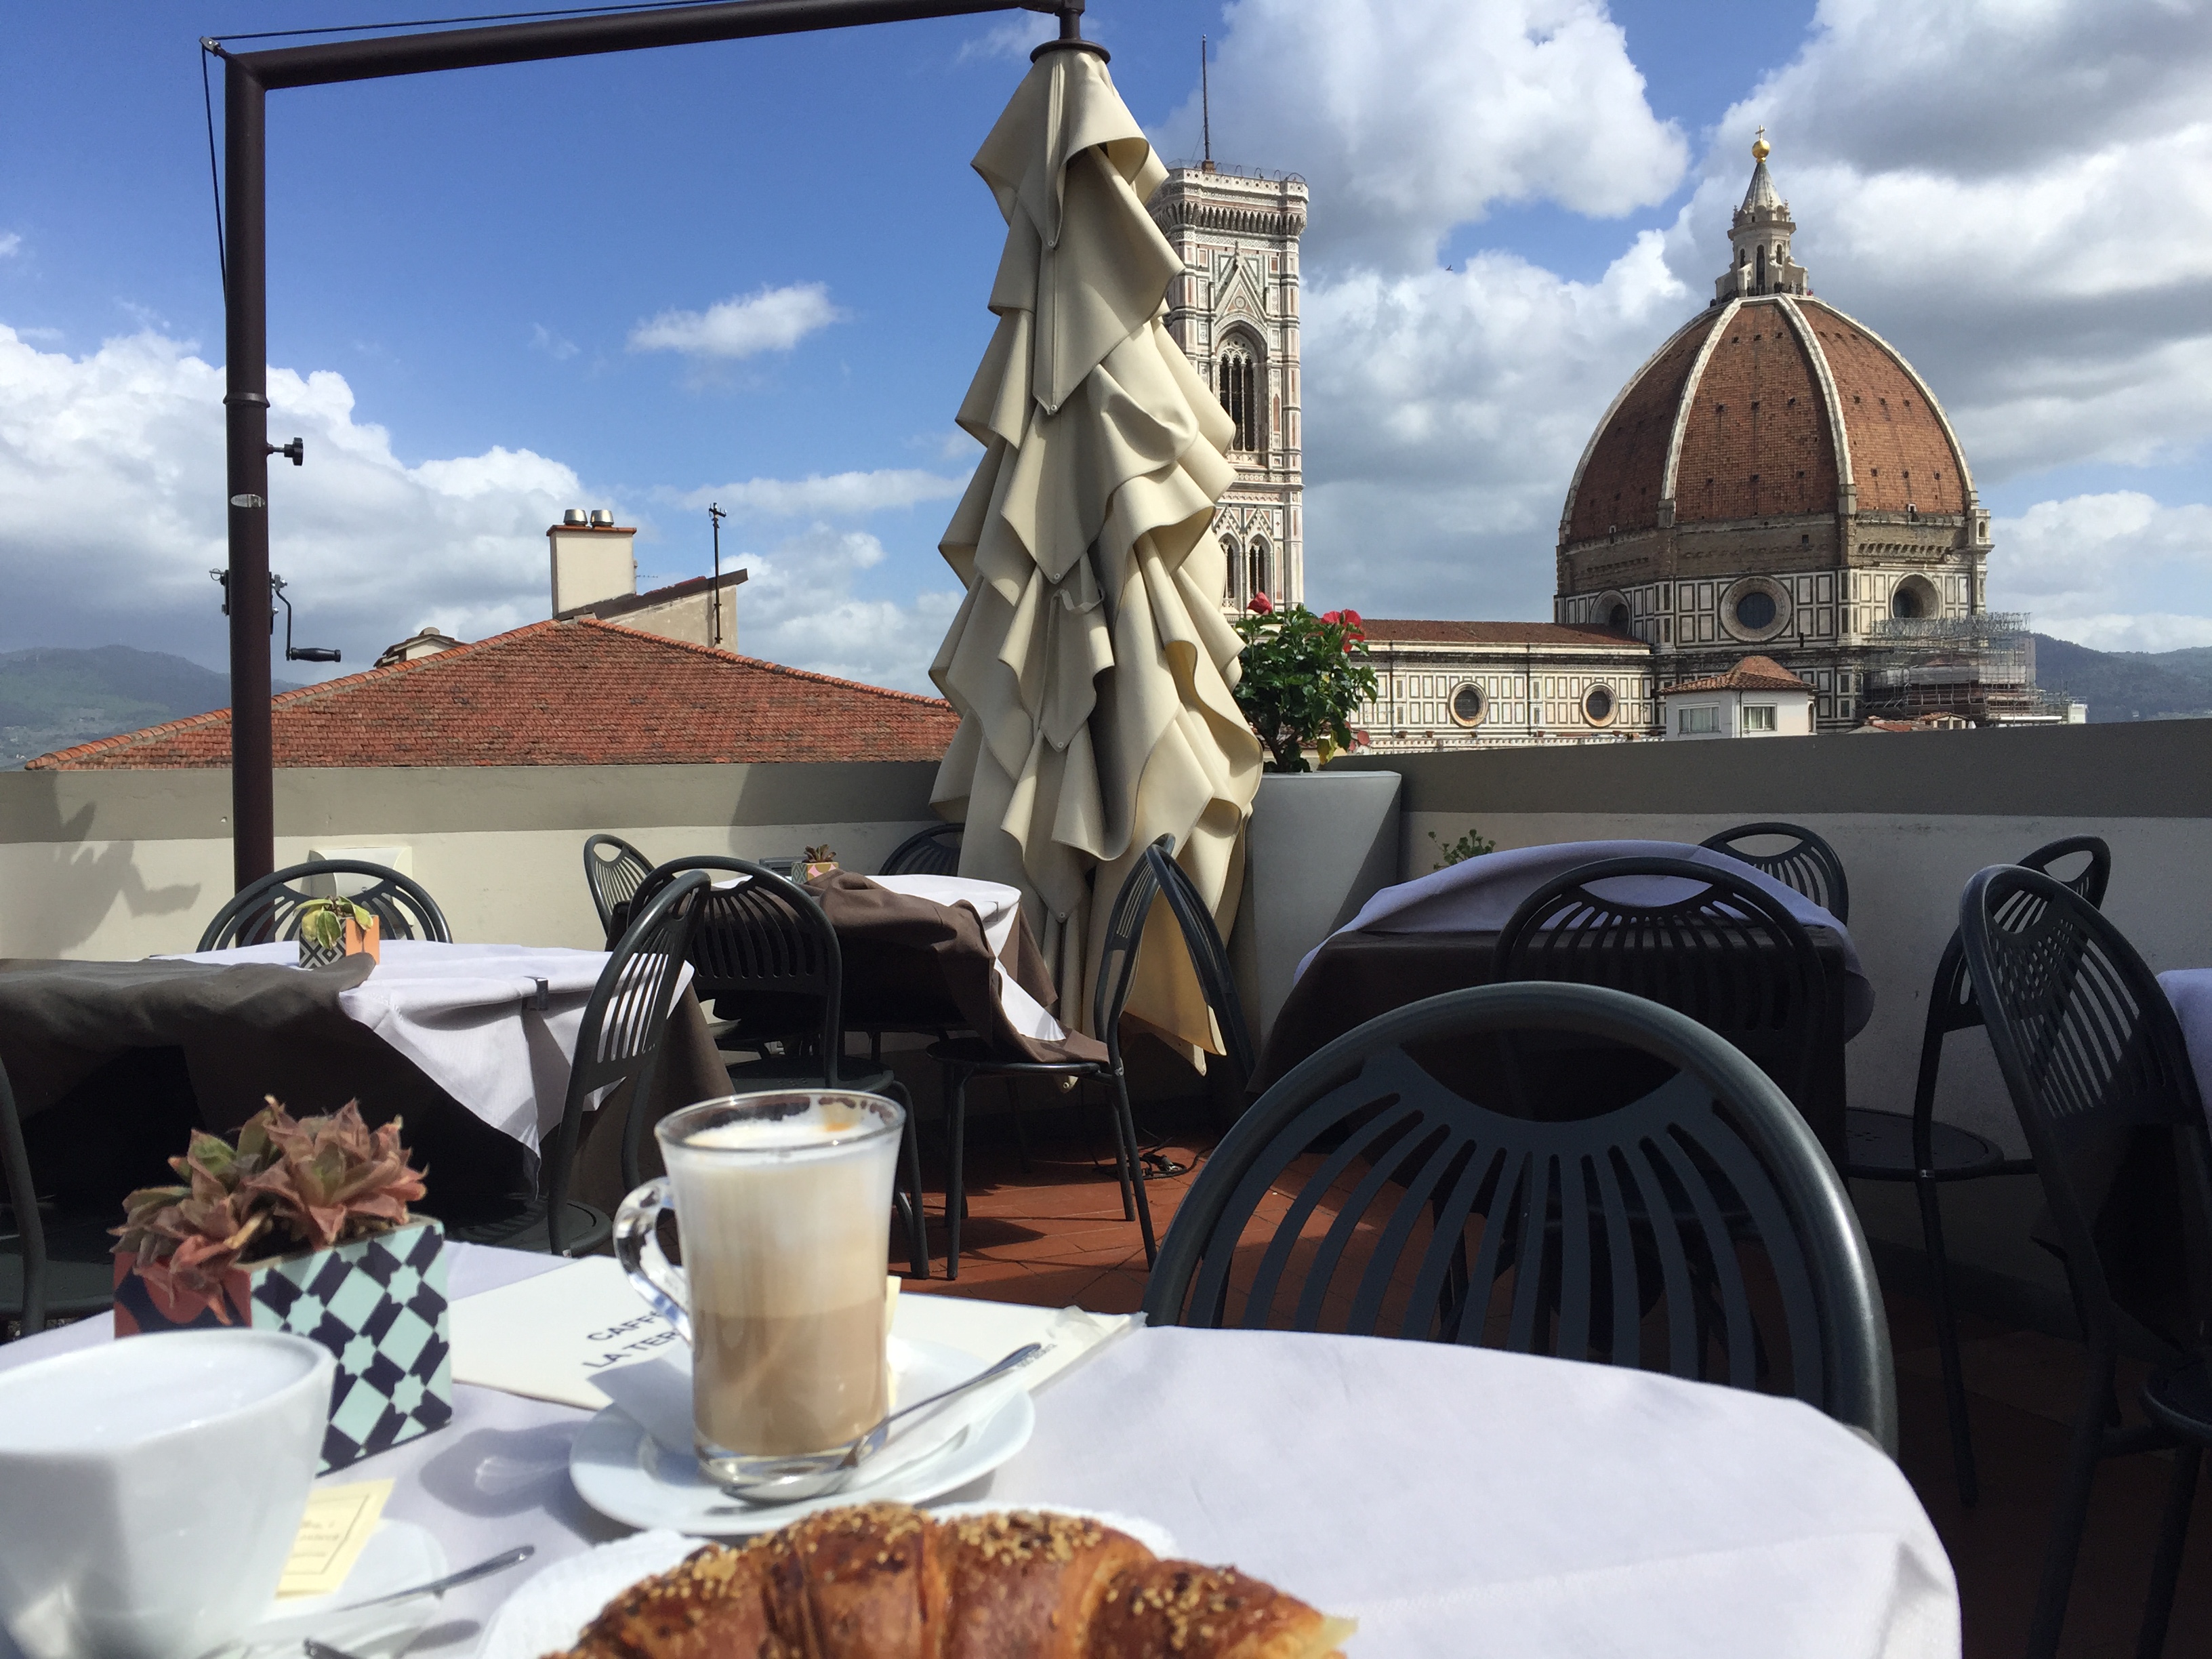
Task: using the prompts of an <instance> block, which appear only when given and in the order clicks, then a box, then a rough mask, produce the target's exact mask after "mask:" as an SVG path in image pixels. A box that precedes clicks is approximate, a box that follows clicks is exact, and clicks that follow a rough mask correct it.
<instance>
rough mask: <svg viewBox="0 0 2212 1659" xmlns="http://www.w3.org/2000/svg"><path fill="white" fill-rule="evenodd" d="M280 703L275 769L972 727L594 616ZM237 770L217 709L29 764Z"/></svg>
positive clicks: (703, 748) (885, 746)
mask: <svg viewBox="0 0 2212 1659" xmlns="http://www.w3.org/2000/svg"><path fill="white" fill-rule="evenodd" d="M274 708H275V720H276V764H277V765H279V766H623V765H651V764H655V763H700V762H733V761H906V760H931V761H933V760H937V759H939V758H940V757H943V755H944V753H945V749H946V747H947V745H949V744H951V741H952V734H953V732H955V731H956V730H957V728H958V726H959V724H960V720H959V716H958V715H957V714H954V713H953V712H952V710H951V707H950V706H949V705H947V704H945V703H944V702H940V701H939V700H938V699H937V698H935V697H918V696H913V695H912V694H910V693H908V692H904V691H888V690H884V689H883V688H882V687H880V686H874V685H862V684H859V683H858V682H856V681H853V680H841V679H833V678H830V677H829V676H828V675H826V674H810V673H807V672H806V671H804V670H802V669H797V668H786V667H784V666H782V665H781V664H777V663H772V662H762V661H760V660H758V659H756V658H752V657H740V656H737V655H735V654H734V653H730V652H727V651H717V650H714V649H713V648H711V647H707V646H703V645H689V644H686V643H684V641H681V640H668V639H663V638H661V637H660V636H659V635H656V634H644V633H640V632H639V631H638V630H636V629H631V628H623V627H622V626H620V625H619V624H618V623H604V622H599V621H596V620H594V619H592V618H588V617H586V618H583V619H580V620H578V621H574V622H542V623H532V625H531V626H529V627H527V628H521V629H516V630H515V631H514V632H513V633H511V634H501V635H495V636H494V637H492V638H490V639H488V640H480V641H477V643H475V644H473V645H464V646H459V647H455V648H454V649H453V650H451V651H441V652H440V653H437V654H436V655H435V656H429V657H422V658H420V659H416V661H414V662H405V663H395V664H393V665H392V666H391V667H388V668H374V669H371V670H370V671H368V672H367V673H365V674H354V675H349V676H348V677H347V678H343V679H337V680H328V681H325V683H324V684H320V685H311V686H307V687H305V688H304V689H302V690H298V691H287V692H285V693H284V694H283V696H280V697H277V698H276V700H275V702H274ZM229 764H230V711H229V710H228V709H227V708H221V709H217V710H216V711H215V712H214V713H213V714H195V715H193V716H192V717H191V719H189V720H171V721H169V722H168V723H167V724H166V725H163V726H148V727H147V728H146V729H145V730H144V731H142V732H125V733H124V734H123V735H122V736H121V737H116V738H102V739H100V741H99V742H97V743H86V744H78V745H77V746H76V748H74V749H64V750H59V751H58V752H56V753H54V754H51V755H41V756H40V757H38V758H37V759H36V760H33V761H32V762H30V763H29V765H28V768H27V769H29V770H33V771H88V770H94V769H118V770H130V769H155V768H171V767H203V766H205V767H216V766H228V765H229Z"/></svg>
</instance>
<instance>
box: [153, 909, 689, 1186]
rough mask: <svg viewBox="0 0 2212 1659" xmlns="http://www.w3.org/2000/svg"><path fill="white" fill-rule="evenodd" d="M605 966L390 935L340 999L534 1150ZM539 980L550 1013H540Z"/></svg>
mask: <svg viewBox="0 0 2212 1659" xmlns="http://www.w3.org/2000/svg"><path fill="white" fill-rule="evenodd" d="M178 959H179V960H180V961H185V962H205V963H215V964H216V965H217V966H226V967H227V966H233V965H235V964H237V963H296V962H298V960H299V959H300V958H299V946H298V945H294V944H281V945H240V946H238V947H236V948H234V949H232V950H228V951H198V952H197V953H195V954H192V955H190V956H186V957H179V958H178ZM606 965H607V953H606V952H605V951H569V950H562V949H560V948H558V947H556V946H551V945H439V944H435V943H432V942H430V941H428V940H423V939H388V940H386V942H385V944H384V945H383V946H382V949H381V955H380V960H379V961H378V963H377V965H376V967H375V969H374V970H373V971H372V972H371V973H370V974H369V976H368V978H367V979H365V980H363V981H362V982H361V983H360V984H359V985H357V986H356V987H354V988H353V989H352V990H350V991H341V992H339V993H338V1006H339V1007H340V1008H341V1009H343V1011H344V1012H345V1016H346V1018H349V1019H350V1020H353V1021H355V1022H356V1024H362V1025H366V1026H367V1027H368V1029H369V1030H372V1031H374V1032H375V1033H376V1034H377V1036H380V1037H381V1038H383V1039H384V1041H385V1042H388V1043H390V1044H391V1045H392V1047H393V1048H396V1049H398V1051H399V1052H400V1053H401V1054H404V1055H406V1056H407V1058H408V1059H410V1060H413V1061H414V1062H415V1064H416V1066H419V1067H421V1069H422V1073H423V1075H424V1076H426V1077H428V1079H430V1080H431V1081H432V1082H433V1083H435V1084H436V1085H438V1086H439V1087H440V1088H441V1089H443V1090H444V1091H446V1092H447V1094H449V1095H451V1096H452V1097H453V1098H454V1099H455V1100H456V1101H458V1102H459V1103H460V1104H462V1105H463V1106H465V1107H466V1108H467V1109H469V1110H470V1111H471V1112H472V1113H474V1114H475V1115H477V1116H478V1117H480V1118H482V1119H483V1121H485V1122H486V1123H489V1124H490V1125H491V1127H493V1128H495V1129H497V1130H499V1131H500V1132H501V1133H503V1134H508V1135H512V1136H513V1137H514V1139H517V1140H519V1141H520V1142H521V1143H522V1144H523V1145H524V1146H527V1147H529V1148H530V1149H531V1150H532V1152H535V1151H537V1150H538V1137H539V1136H540V1134H550V1133H552V1132H553V1130H554V1128H555V1127H556V1126H557V1125H558V1124H559V1123H560V1121H561V1109H562V1103H564V1102H565V1101H566V1100H567V1098H568V1071H569V1066H570V1065H571V1063H572V1062H573V1061H574V1058H575V1054H576V1036H577V1031H578V1029H579V1028H580V1026H581V1025H582V1024H583V1021H584V1005H585V1004H586V1002H588V1001H589V1000H591V995H592V987H593V986H594V985H596V984H598V983H599V975H600V973H601V972H602V971H603V970H604V969H605V967H606ZM684 972H685V975H686V976H687V978H688V976H689V975H690V969H688V968H687V969H685V970H684ZM541 979H542V980H544V981H545V1001H546V1006H545V1008H544V1011H543V1012H540V1011H539V1010H538V1008H537V1007H536V1006H535V1003H536V1000H537V997H538V981H539V980H541Z"/></svg>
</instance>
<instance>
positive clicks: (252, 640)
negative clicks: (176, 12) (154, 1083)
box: [222, 58, 276, 889]
mask: <svg viewBox="0 0 2212 1659" xmlns="http://www.w3.org/2000/svg"><path fill="white" fill-rule="evenodd" d="M267 117H268V97H267V94H266V92H265V91H264V88H263V87H262V85H261V83H260V82H258V81H257V80H255V79H254V77H253V76H252V72H251V71H249V70H246V68H244V67H243V66H242V65H240V64H239V63H238V61H237V60H236V59H234V58H232V59H227V60H226V61H225V63H224V64H223V134H224V171H225V173H226V174H227V179H226V181H225V182H226V190H227V193H228V196H229V197H230V201H229V215H228V218H227V219H226V220H225V222H224V226H223V229H224V232H225V235H226V240H228V242H229V244H230V246H229V249H228V258H227V261H226V264H227V269H228V289H229V292H228V311H227V316H226V319H225V327H224V334H223V348H224V357H225V361H226V362H227V365H228V376H229V383H228V390H227V391H226V392H225V394H224V396H223V400H222V402H223V416H224V421H223V424H224V428H225V432H226V436H227V440H228V459H229V465H228V483H229V487H230V812H231V864H232V874H233V878H234V880H235V882H236V883H237V885H238V886H239V887H240V889H243V888H245V887H246V885H247V884H249V883H251V882H254V881H258V879H260V878H262V877H263V876H265V875H267V874H268V873H269V872H270V871H271V870H274V869H275V868H276V779H275V777H274V775H273V774H272V770H271V769H272V767H273V766H274V764H275V756H274V754H273V752H272V749H271V742H270V739H271V732H270V711H269V639H270V610H269V267H268V257H267V242H266V237H265V230H266V226H267V189H266V186H267V167H266V157H267V139H268V131H267V126H266V121H267Z"/></svg>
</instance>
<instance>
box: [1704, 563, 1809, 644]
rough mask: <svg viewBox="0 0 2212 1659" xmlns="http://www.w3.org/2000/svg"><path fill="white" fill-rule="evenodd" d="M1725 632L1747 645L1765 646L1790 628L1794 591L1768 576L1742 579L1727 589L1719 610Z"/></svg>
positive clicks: (1718, 606) (1740, 577)
mask: <svg viewBox="0 0 2212 1659" xmlns="http://www.w3.org/2000/svg"><path fill="white" fill-rule="evenodd" d="M1716 608H1717V610H1718V611H1720V623H1721V632H1722V634H1723V636H1724V637H1725V638H1727V639H1731V640H1738V641H1742V642H1743V643H1744V644H1746V645H1763V644H1765V642H1766V641H1768V640H1771V639H1773V638H1775V637H1776V636H1777V635H1780V634H1781V633H1782V632H1783V631H1784V629H1787V628H1788V627H1789V626H1790V615H1791V611H1792V607H1791V605H1790V591H1789V589H1787V588H1785V587H1784V586H1782V585H1781V584H1780V583H1779V582H1777V581H1775V580H1773V579H1772V578H1771V577H1767V576H1739V577H1738V578H1737V579H1736V580H1735V581H1733V582H1730V583H1729V585H1728V586H1725V587H1723V589H1722V590H1721V592H1720V594H1719V603H1718V605H1717V607H1716Z"/></svg>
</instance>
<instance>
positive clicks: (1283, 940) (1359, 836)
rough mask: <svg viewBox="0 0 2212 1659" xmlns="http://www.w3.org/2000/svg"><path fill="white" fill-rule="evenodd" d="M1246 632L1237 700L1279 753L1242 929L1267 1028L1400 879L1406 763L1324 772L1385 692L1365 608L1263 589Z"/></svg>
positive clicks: (1270, 772) (1253, 855)
mask: <svg viewBox="0 0 2212 1659" xmlns="http://www.w3.org/2000/svg"><path fill="white" fill-rule="evenodd" d="M1236 628H1237V632H1238V633H1239V634H1240V635H1243V638H1244V642H1245V643H1244V649H1243V653H1242V655H1241V659H1240V660H1241V662H1242V665H1243V672H1242V674H1241V676H1240V678H1239V679H1238V681H1237V688H1236V695H1237V706H1238V707H1239V708H1242V709H1243V711H1244V717H1245V719H1247V720H1249V721H1250V722H1251V723H1252V729H1253V731H1254V732H1257V733H1258V734H1259V738H1260V741H1261V743H1262V744H1266V746H1267V752H1268V753H1269V754H1270V755H1271V756H1272V757H1273V759H1272V760H1271V761H1270V762H1269V763H1268V766H1267V775H1266V776H1264V777H1262V778H1261V780H1260V789H1259V793H1258V796H1257V797H1256V798H1255V799H1254V801H1253V803H1252V822H1251V829H1250V839H1249V841H1248V842H1247V843H1246V847H1247V854H1248V856H1247V859H1246V863H1245V882H1246V889H1247V891H1246V898H1245V902H1244V912H1243V915H1241V916H1240V917H1239V919H1238V921H1237V927H1238V928H1239V929H1244V930H1249V934H1250V939H1251V946H1250V949H1251V952H1252V955H1251V957H1250V960H1251V961H1252V963H1254V966H1253V968H1252V969H1251V970H1250V975H1251V984H1250V986H1249V1000H1248V1003H1247V1006H1249V1007H1250V1008H1251V1009H1253V1010H1254V1011H1255V1013H1256V1014H1257V1016H1258V1018H1259V1022H1260V1029H1261V1033H1262V1035H1263V1036H1264V1034H1265V1033H1266V1032H1267V1030H1269V1029H1270V1028H1271V1027H1272V1026H1273V1024H1274V1019H1275V1014H1276V1012H1277V1010H1279V1008H1280V1007H1281V1006H1282V1005H1283V1001H1284V999H1285V997H1287V996H1288V995H1289V994H1290V987H1291V979H1292V977H1293V976H1294V975H1295V970H1296V969H1297V963H1298V962H1299V961H1300V960H1301V959H1302V958H1303V957H1304V956H1305V954H1306V953H1307V952H1308V951H1311V950H1312V949H1313V948H1314V946H1316V945H1319V944H1320V943H1321V942H1322V939H1326V938H1328V935H1329V933H1331V932H1332V931H1333V930H1334V929H1335V928H1337V927H1341V926H1342V925H1343V924H1344V923H1345V922H1346V921H1350V920H1351V919H1352V916H1353V915H1354V914H1356V913H1357V912H1358V908H1359V907H1360V906H1361V905H1362V904H1363V903H1364V902H1366V900H1367V899H1368V897H1369V896H1370V895H1372V894H1373V893H1374V892H1376V890H1378V889H1379V888H1382V887H1384V886H1386V885H1388V884H1389V883H1391V882H1394V881H1395V880H1396V879H1397V878H1398V872H1399V864H1400V860H1401V850H1400V847H1399V814H1398V791H1399V777H1398V774H1397V773H1395V772H1393V771H1353V770H1350V769H1345V770H1339V771H1334V772H1316V771H1314V770H1312V769H1310V767H1309V764H1308V763H1307V760H1306V756H1307V753H1308V752H1309V751H1310V752H1311V753H1312V755H1313V757H1314V758H1315V760H1316V761H1318V762H1319V763H1321V764H1322V765H1324V766H1325V765H1327V764H1328V761H1329V759H1330V758H1331V757H1332V756H1333V755H1334V753H1335V752H1336V751H1337V750H1340V749H1352V748H1355V747H1360V746H1364V744H1363V743H1362V737H1363V734H1361V733H1358V732H1355V731H1354V730H1353V729H1352V724H1351V721H1352V715H1354V714H1357V713H1358V709H1359V705H1360V704H1361V703H1362V702H1365V701H1366V700H1368V699H1369V698H1371V697H1372V696H1374V695H1375V690H1376V685H1375V671H1374V670H1373V669H1372V668H1370V667H1369V666H1368V663H1367V647H1366V645H1365V643H1364V641H1365V640H1366V637H1367V630H1366V629H1365V628H1364V626H1363V625H1362V623H1361V621H1360V617H1359V613H1358V611H1322V613H1321V614H1320V615H1319V616H1316V615H1315V614H1314V613H1313V612H1312V611H1308V610H1307V609H1306V608H1305V607H1304V605H1274V604H1273V603H1271V602H1270V601H1269V599H1268V598H1267V595H1266V594H1264V593H1255V594H1254V595H1253V596H1252V605H1251V609H1250V610H1249V611H1247V612H1246V614H1245V615H1243V617H1239V618H1237V623H1236Z"/></svg>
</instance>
